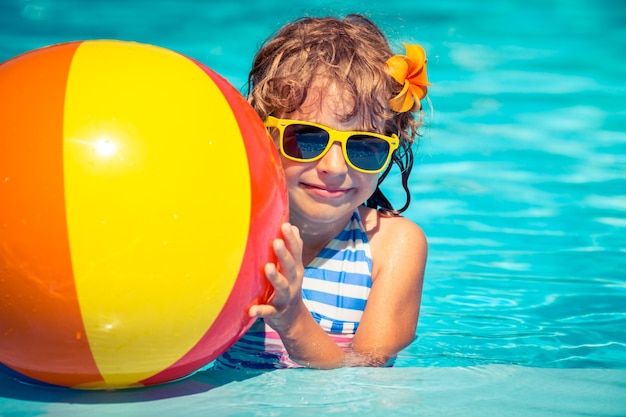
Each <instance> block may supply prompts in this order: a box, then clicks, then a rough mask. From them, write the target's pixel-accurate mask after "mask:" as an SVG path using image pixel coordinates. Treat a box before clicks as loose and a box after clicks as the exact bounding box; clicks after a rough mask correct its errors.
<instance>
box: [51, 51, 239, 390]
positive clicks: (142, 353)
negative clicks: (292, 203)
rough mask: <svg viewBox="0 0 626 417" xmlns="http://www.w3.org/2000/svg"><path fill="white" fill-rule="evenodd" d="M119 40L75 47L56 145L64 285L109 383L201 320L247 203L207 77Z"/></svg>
mask: <svg viewBox="0 0 626 417" xmlns="http://www.w3.org/2000/svg"><path fill="white" fill-rule="evenodd" d="M123 45H126V46H125V48H126V49H125V54H122V53H120V48H121V47H122V46H121V44H120V43H119V42H116V41H87V42H84V43H82V44H81V45H80V46H79V48H78V50H77V52H76V55H75V57H74V60H73V62H72V65H71V68H70V75H69V79H68V85H67V97H66V102H65V119H64V139H63V140H64V143H63V146H64V176H65V192H66V195H65V199H66V205H67V222H68V231H69V240H70V249H71V259H72V264H73V269H74V273H75V282H76V287H77V293H78V298H79V303H80V308H81V311H82V315H83V317H84V318H85V327H86V332H87V335H86V336H87V339H88V341H89V344H90V346H91V349H92V352H93V356H94V358H95V361H96V363H97V366H98V368H99V369H100V371H101V373H102V376H103V377H104V379H105V382H106V384H108V385H110V386H116V385H119V384H123V383H127V379H128V374H135V375H136V378H135V379H136V381H140V380H142V379H145V378H148V377H150V376H151V375H154V374H155V373H157V372H159V371H161V370H163V369H165V368H167V367H168V366H170V365H171V364H172V363H174V362H175V361H176V360H178V359H179V358H180V357H181V356H183V355H184V354H185V353H186V352H187V351H189V350H190V349H191V348H192V347H193V346H194V344H196V343H197V341H198V340H199V339H200V338H201V337H202V335H203V334H204V333H205V332H206V330H207V329H208V328H209V327H210V326H211V323H212V322H213V321H214V319H215V317H216V316H217V315H218V313H219V312H220V310H221V309H222V306H223V304H224V302H225V300H226V299H227V297H228V295H229V293H230V291H231V289H232V287H233V284H234V282H235V279H236V278H237V275H238V271H239V268H240V265H241V262H242V258H243V255H244V250H245V246H246V241H247V234H248V229H249V222H250V210H251V208H250V205H251V202H250V192H249V190H250V178H249V170H248V161H247V157H246V151H245V148H244V145H243V140H242V138H241V134H240V131H239V128H238V124H237V121H236V120H235V117H234V115H233V114H232V112H231V110H230V107H229V105H228V104H227V103H226V100H225V98H224V97H223V95H222V93H221V92H220V91H219V90H218V88H217V87H216V86H215V85H214V83H213V81H212V80H211V79H210V78H209V77H208V76H207V75H206V74H205V73H204V72H203V71H202V70H201V69H200V68H199V67H198V66H197V65H196V64H195V63H193V62H192V61H191V60H189V59H187V58H185V57H184V56H182V55H180V54H177V53H175V52H171V51H167V50H164V49H162V48H157V47H146V45H135V44H132V43H124V44H123ZM163 74H176V75H178V82H176V83H173V82H171V81H168V82H167V83H163V82H161V77H162V75H163ZM207 97H209V98H210V99H209V100H207ZM232 190H237V192H236V193H235V192H232ZM207 231H210V233H208V234H207ZM209 259H210V260H211V261H210V262H209V261H208V260H209ZM153 323H159V324H158V325H157V326H155V325H153ZM181 323H184V326H181V325H180V324H181ZM146 347H153V348H146ZM117 375H123V381H119V380H118V379H116V378H117Z"/></svg>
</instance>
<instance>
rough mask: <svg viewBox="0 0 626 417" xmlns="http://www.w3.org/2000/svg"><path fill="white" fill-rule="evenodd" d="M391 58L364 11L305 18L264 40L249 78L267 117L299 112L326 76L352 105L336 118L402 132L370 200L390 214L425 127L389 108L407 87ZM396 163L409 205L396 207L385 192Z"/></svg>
mask: <svg viewBox="0 0 626 417" xmlns="http://www.w3.org/2000/svg"><path fill="white" fill-rule="evenodd" d="M392 55H393V53H392V51H391V48H390V47H389V43H388V42H387V39H386V38H385V35H384V34H383V33H382V32H381V30H380V29H379V28H378V27H377V26H376V24H374V23H373V22H372V21H371V20H370V19H368V18H366V17H364V16H361V15H356V14H351V15H348V16H346V17H345V18H343V19H339V18H335V17H323V18H313V17H304V18H300V19H298V20H296V21H294V22H292V23H289V24H287V25H286V26H284V27H282V29H280V30H279V32H278V33H277V34H275V35H274V36H273V37H271V38H269V39H268V40H266V41H265V43H264V44H263V45H262V47H261V48H260V49H259V51H258V53H257V55H256V56H255V58H254V61H253V64H252V69H251V71H250V74H249V77H248V99H249V101H250V103H251V104H252V107H253V108H254V109H255V110H256V112H257V113H258V114H259V116H260V117H261V118H262V119H265V118H266V117H267V116H270V115H271V116H276V117H281V115H283V114H285V113H290V112H293V111H295V110H298V109H300V107H301V106H302V104H303V103H304V101H305V100H306V98H307V94H308V93H309V89H310V88H311V86H312V85H313V82H314V81H316V82H319V80H320V79H322V80H324V82H327V83H329V84H334V85H336V86H337V87H338V89H339V90H342V93H343V94H344V97H346V98H347V99H348V100H346V102H347V103H353V105H352V107H351V109H348V114H344V115H338V116H340V117H342V118H343V119H345V120H346V121H347V120H351V119H353V118H355V117H356V118H358V120H360V121H361V123H362V124H363V129H364V130H368V131H372V132H378V133H382V134H386V135H391V134H393V133H395V134H396V135H398V137H399V138H400V145H399V147H398V149H396V151H394V154H393V155H392V160H391V163H390V164H389V166H388V167H387V169H386V170H385V171H384V172H383V173H382V174H381V175H380V177H379V179H378V186H377V187H376V190H375V191H374V193H373V194H372V195H371V196H370V198H369V199H368V200H367V202H366V205H367V206H368V207H372V208H375V209H378V210H380V211H381V212H382V213H384V214H386V215H398V214H400V213H402V212H403V211H405V210H406V209H407V208H408V206H409V203H410V201H411V194H410V191H409V187H408V179H409V175H410V173H411V169H412V167H413V146H412V145H413V143H414V142H415V141H416V139H417V137H418V131H417V129H418V127H419V124H420V119H419V118H416V117H415V114H414V113H412V112H405V113H397V112H394V111H392V110H391V109H390V108H389V100H390V99H391V98H392V97H394V96H395V95H396V94H398V93H399V92H400V90H401V89H402V85H400V84H399V83H398V82H397V81H395V80H394V79H393V77H391V75H389V73H388V71H387V65H386V62H387V59H389V58H390V57H391V56H392ZM394 164H395V165H397V166H398V168H399V170H400V172H401V176H402V187H403V188H404V191H405V194H406V203H405V204H404V206H403V207H402V208H400V209H398V210H394V209H393V207H392V204H391V203H390V201H389V200H388V199H387V197H385V195H384V194H383V192H382V191H381V190H380V185H381V183H382V182H383V180H384V179H385V178H386V176H387V175H388V173H389V172H390V170H391V169H392V166H393V165H394Z"/></svg>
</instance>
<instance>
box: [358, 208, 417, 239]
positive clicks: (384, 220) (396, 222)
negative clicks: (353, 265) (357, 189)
mask: <svg viewBox="0 0 626 417" xmlns="http://www.w3.org/2000/svg"><path fill="white" fill-rule="evenodd" d="M359 214H360V215H361V221H362V222H363V226H364V228H365V232H366V233H367V235H368V237H369V239H370V242H372V243H374V241H378V242H379V243H385V244H388V243H391V244H393V242H397V241H403V242H404V243H405V244H406V243H408V244H411V245H426V236H425V234H424V231H423V230H422V228H421V227H420V226H419V225H417V224H416V223H414V222H413V221H411V220H409V219H407V218H406V217H403V216H386V215H384V214H382V213H381V212H379V211H378V210H375V209H372V208H369V207H365V206H361V207H359Z"/></svg>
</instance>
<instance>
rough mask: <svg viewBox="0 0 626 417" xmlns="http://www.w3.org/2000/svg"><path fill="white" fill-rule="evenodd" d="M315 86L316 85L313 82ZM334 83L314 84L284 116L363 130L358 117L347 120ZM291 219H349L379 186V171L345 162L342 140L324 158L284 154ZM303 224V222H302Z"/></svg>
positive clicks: (345, 128)
mask: <svg viewBox="0 0 626 417" xmlns="http://www.w3.org/2000/svg"><path fill="white" fill-rule="evenodd" d="M314 87H315V85H314ZM349 106H350V103H346V100H345V99H343V98H342V94H341V91H339V90H338V89H337V88H335V87H334V86H332V85H331V86H330V87H329V86H324V87H323V89H322V88H312V89H311V90H310V91H309V94H308V96H307V99H306V101H305V102H304V104H303V105H302V108H301V109H300V110H298V111H295V112H292V113H287V114H284V115H281V117H283V118H287V119H295V120H303V121H309V122H314V123H319V124H322V125H326V126H328V127H331V128H333V129H336V130H353V131H358V130H362V126H361V123H360V120H359V118H354V119H353V120H350V121H344V120H342V119H341V118H340V115H342V114H346V113H347V112H348V111H349V110H350V107H349ZM282 163H283V168H284V172H285V179H286V182H287V189H288V191H289V200H290V201H289V202H290V212H291V218H292V222H294V221H295V223H296V224H297V223H300V222H307V223H311V222H313V223H330V222H334V221H338V222H344V221H347V219H348V218H349V216H351V215H352V212H353V211H354V209H355V208H356V207H358V206H360V205H361V204H363V202H364V201H366V200H367V199H368V198H369V197H370V196H371V195H372V193H373V192H374V190H375V189H376V185H377V182H378V174H366V173H362V172H358V171H356V170H354V169H352V168H351V167H349V166H348V165H347V164H346V161H345V159H344V156H343V151H342V149H341V144H340V143H338V142H337V143H334V144H333V145H332V146H331V149H330V150H329V151H328V153H326V154H325V155H324V156H323V157H322V158H321V159H319V160H317V161H314V162H294V161H291V160H288V159H286V158H282ZM299 226H302V224H299Z"/></svg>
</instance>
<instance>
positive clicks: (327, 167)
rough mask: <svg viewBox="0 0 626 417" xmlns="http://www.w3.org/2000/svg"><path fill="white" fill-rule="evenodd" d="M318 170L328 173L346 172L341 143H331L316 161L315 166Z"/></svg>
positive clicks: (346, 165)
mask: <svg viewBox="0 0 626 417" xmlns="http://www.w3.org/2000/svg"><path fill="white" fill-rule="evenodd" d="M316 168H317V170H318V171H323V172H326V173H329V174H334V175H341V174H346V173H347V172H348V164H346V160H345V159H344V157H343V150H342V149H341V144H340V143H338V142H335V143H333V144H332V145H331V146H330V149H329V150H328V152H326V154H325V155H324V156H323V157H322V158H321V159H320V160H319V161H317V166H316Z"/></svg>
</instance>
